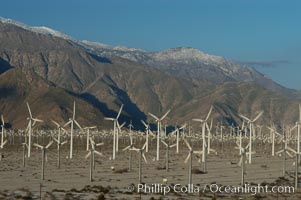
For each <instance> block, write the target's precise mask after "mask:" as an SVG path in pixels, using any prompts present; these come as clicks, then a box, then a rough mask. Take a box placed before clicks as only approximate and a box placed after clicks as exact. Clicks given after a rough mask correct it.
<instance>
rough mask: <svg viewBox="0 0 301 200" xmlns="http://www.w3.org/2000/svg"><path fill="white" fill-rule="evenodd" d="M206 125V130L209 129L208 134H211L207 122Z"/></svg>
mask: <svg viewBox="0 0 301 200" xmlns="http://www.w3.org/2000/svg"><path fill="white" fill-rule="evenodd" d="M205 124H206V128H207V130H208V132H209V133H210V134H211V131H210V128H209V126H208V124H207V122H205Z"/></svg>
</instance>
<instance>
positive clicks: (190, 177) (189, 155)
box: [183, 138, 206, 185]
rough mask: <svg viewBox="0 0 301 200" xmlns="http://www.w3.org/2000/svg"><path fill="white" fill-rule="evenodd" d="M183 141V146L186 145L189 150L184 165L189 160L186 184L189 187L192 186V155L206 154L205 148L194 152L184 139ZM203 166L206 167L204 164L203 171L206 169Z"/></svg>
mask: <svg viewBox="0 0 301 200" xmlns="http://www.w3.org/2000/svg"><path fill="white" fill-rule="evenodd" d="M183 140H184V142H185V144H186V145H187V147H188V149H189V153H188V155H187V157H186V159H185V161H184V163H187V162H188V160H189V169H188V184H189V185H191V184H192V156H193V154H199V155H200V154H202V155H204V154H206V147H205V149H204V150H202V151H194V150H193V149H192V147H191V146H190V144H189V143H188V142H187V140H186V139H185V138H184V139H183ZM205 166H206V164H205V163H204V169H205V168H206V167H205ZM204 171H206V170H204Z"/></svg>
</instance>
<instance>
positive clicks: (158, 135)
mask: <svg viewBox="0 0 301 200" xmlns="http://www.w3.org/2000/svg"><path fill="white" fill-rule="evenodd" d="M169 112H170V110H168V111H167V112H166V113H165V114H164V115H163V116H162V117H161V118H159V117H157V116H155V115H154V114H152V113H148V114H149V115H150V116H152V117H153V118H154V119H155V120H156V122H157V161H159V158H160V130H161V122H162V120H163V119H164V118H165V117H166V116H167V115H168V113H169Z"/></svg>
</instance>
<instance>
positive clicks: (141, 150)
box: [130, 143, 147, 183]
mask: <svg viewBox="0 0 301 200" xmlns="http://www.w3.org/2000/svg"><path fill="white" fill-rule="evenodd" d="M145 146H146V143H144V145H143V146H142V148H140V149H138V148H135V147H132V148H131V149H130V150H131V151H136V152H137V153H139V174H138V176H139V183H142V158H143V159H144V162H145V163H147V160H146V157H145V155H144V149H145Z"/></svg>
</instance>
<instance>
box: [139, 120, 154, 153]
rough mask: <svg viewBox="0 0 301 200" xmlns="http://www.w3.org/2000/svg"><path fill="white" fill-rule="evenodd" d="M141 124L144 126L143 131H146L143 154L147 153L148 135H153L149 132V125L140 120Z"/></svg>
mask: <svg viewBox="0 0 301 200" xmlns="http://www.w3.org/2000/svg"><path fill="white" fill-rule="evenodd" d="M141 123H142V124H143V125H144V127H145V131H146V133H145V134H146V135H145V140H146V141H145V143H146V146H145V152H146V153H147V152H148V145H149V134H152V135H154V134H153V132H152V131H151V129H150V126H149V124H146V123H145V122H144V121H143V120H141Z"/></svg>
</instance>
